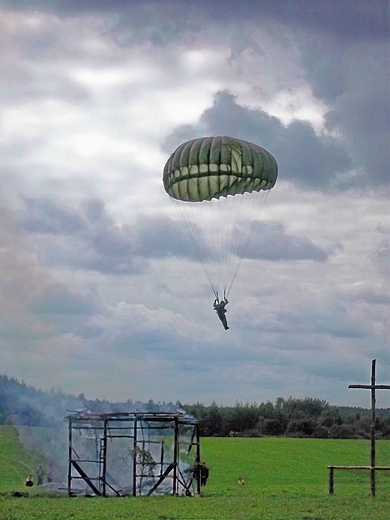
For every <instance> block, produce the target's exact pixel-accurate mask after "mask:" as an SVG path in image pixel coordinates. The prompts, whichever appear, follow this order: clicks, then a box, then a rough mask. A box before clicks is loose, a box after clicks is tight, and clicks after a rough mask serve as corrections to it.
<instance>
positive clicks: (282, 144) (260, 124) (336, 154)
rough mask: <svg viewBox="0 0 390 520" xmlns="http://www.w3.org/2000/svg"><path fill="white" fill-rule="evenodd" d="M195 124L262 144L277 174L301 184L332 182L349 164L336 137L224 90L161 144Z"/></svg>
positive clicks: (190, 134)
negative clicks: (256, 106)
mask: <svg viewBox="0 0 390 520" xmlns="http://www.w3.org/2000/svg"><path fill="white" fill-rule="evenodd" d="M199 127H201V128H202V131H203V132H204V135H231V136H234V137H237V138H241V139H245V140H247V141H251V142H253V143H256V144H259V145H260V146H262V147H264V148H266V149H267V150H268V151H269V152H271V153H272V155H274V157H275V158H276V160H277V162H278V165H279V178H281V179H283V180H286V181H290V182H293V183H295V184H297V185H300V186H303V187H305V188H309V189H316V188H321V189H322V188H330V187H333V186H336V185H337V184H338V183H339V180H338V177H339V175H340V174H344V173H346V172H348V171H349V170H350V169H351V168H352V162H351V159H350V157H349V155H348V153H347V151H346V149H345V148H344V147H343V146H342V144H341V143H340V142H338V141H337V140H336V139H333V138H332V137H328V136H318V135H316V133H315V132H314V130H313V128H312V127H311V126H310V125H309V124H307V123H304V122H300V121H293V122H292V123H291V124H290V125H288V126H287V127H285V126H283V124H282V123H281V121H280V120H279V119H277V118H276V117H272V116H270V115H268V114H267V113H266V112H263V111H262V110H256V109H252V108H247V107H243V106H240V105H239V104H238V103H237V102H236V98H235V96H233V95H232V94H231V93H229V92H227V91H223V92H218V93H217V94H216V96H215V100H214V104H213V106H212V107H211V108H210V109H208V110H206V111H205V112H204V113H203V114H202V116H201V120H200V124H199V125H194V126H188V125H187V126H184V127H180V128H178V129H176V130H175V131H174V132H173V134H171V136H169V137H168V139H167V141H166V143H165V148H166V149H167V150H168V149H170V150H172V149H174V148H175V147H176V146H178V145H179V144H180V143H181V142H182V141H185V140H187V139H192V138H194V137H199Z"/></svg>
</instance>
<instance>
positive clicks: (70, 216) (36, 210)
mask: <svg viewBox="0 0 390 520" xmlns="http://www.w3.org/2000/svg"><path fill="white" fill-rule="evenodd" d="M24 205H25V214H24V218H23V226H24V228H25V230H26V231H29V232H32V233H51V234H54V235H60V234H74V233H78V232H80V231H81V230H83V229H85V222H84V220H83V218H82V217H81V215H79V214H77V213H75V212H74V211H72V210H70V209H69V208H66V207H64V206H61V205H59V204H58V203H55V202H54V201H53V200H50V199H32V198H25V199H24Z"/></svg>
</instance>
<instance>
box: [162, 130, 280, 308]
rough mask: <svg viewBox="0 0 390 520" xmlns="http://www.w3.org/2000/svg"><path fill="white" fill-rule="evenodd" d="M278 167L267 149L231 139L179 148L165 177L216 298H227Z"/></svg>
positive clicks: (211, 139)
mask: <svg viewBox="0 0 390 520" xmlns="http://www.w3.org/2000/svg"><path fill="white" fill-rule="evenodd" d="M277 173H278V166H277V163H276V160H275V158H274V157H273V156H272V155H271V154H270V153H269V152H267V151H266V150H264V148H261V147H260V146H257V145H255V144H253V143H249V142H247V141H243V140H241V139H236V138H233V137H226V136H224V137H202V138H199V139H192V140H191V141H187V142H185V143H183V144H181V145H180V146H179V147H178V148H177V149H176V150H175V151H174V152H173V154H172V155H171V156H170V157H169V159H168V161H167V163H166V164H165V167H164V171H163V184H164V189H165V191H166V192H167V194H168V195H169V196H170V197H171V199H172V200H173V201H174V202H175V205H176V206H177V209H178V212H179V214H180V216H181V218H182V221H183V223H184V225H185V228H186V230H187V233H188V235H189V237H190V240H191V242H192V243H193V246H194V248H195V250H196V252H197V255H198V257H199V259H200V261H201V263H202V267H203V269H204V272H205V274H206V276H207V279H208V281H209V283H210V286H211V288H212V290H213V292H214V295H215V297H216V298H218V297H219V296H222V295H223V296H228V294H229V292H230V290H231V287H232V285H233V282H234V280H235V278H236V275H237V272H238V269H239V267H240V265H241V262H242V259H243V258H244V255H245V252H246V251H247V248H248V245H249V242H250V239H251V237H252V235H253V232H254V229H255V225H256V222H257V220H258V217H259V214H260V212H261V209H262V207H263V203H264V195H265V194H266V193H268V192H269V190H270V189H271V188H273V186H274V185H275V183H276V178H277Z"/></svg>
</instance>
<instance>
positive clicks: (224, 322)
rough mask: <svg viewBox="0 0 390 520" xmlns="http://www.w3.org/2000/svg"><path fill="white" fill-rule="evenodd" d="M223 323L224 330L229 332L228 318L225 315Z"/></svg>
mask: <svg viewBox="0 0 390 520" xmlns="http://www.w3.org/2000/svg"><path fill="white" fill-rule="evenodd" d="M221 321H222V325H223V328H224V329H225V330H228V328H229V327H228V324H227V319H226V316H225V315H224V316H223V319H222V320H221Z"/></svg>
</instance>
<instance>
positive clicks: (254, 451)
mask: <svg viewBox="0 0 390 520" xmlns="http://www.w3.org/2000/svg"><path fill="white" fill-rule="evenodd" d="M369 449H370V447H369V442H368V441H360V440H353V441H352V440H351V441H350V440H331V439H329V440H328V439H285V438H260V439H244V438H228V439H223V438H205V439H202V459H204V460H206V461H207V464H208V465H209V467H210V479H209V482H208V484H207V486H206V487H205V488H204V489H203V491H202V496H201V497H194V498H187V497H138V498H133V497H126V498H84V497H78V498H67V497H61V498H58V497H48V496H43V495H42V494H39V493H38V492H37V489H36V488H33V489H34V491H33V492H30V496H29V497H22V498H16V497H13V496H12V492H14V491H22V492H26V489H27V488H26V487H25V486H24V479H25V476H26V474H28V473H29V472H32V470H33V469H34V468H35V465H36V463H37V462H38V461H39V455H38V454H31V453H28V452H26V451H25V450H24V449H23V448H22V447H21V446H20V444H19V443H18V439H17V435H16V433H15V430H14V429H13V428H11V427H6V426H3V427H0V458H1V472H0V493H1V494H0V520H30V519H36V520H68V519H74V520H95V519H96V520H103V519H107V520H119V519H121V520H125V519H126V520H128V519H137V520H192V519H193V520H195V519H197V520H206V519H209V520H211V519H213V520H214V519H215V520H223V519H226V520H227V519H234V520H258V519H264V520H298V519H299V520H390V472H378V478H377V488H378V489H377V496H376V498H375V499H372V498H371V496H370V486H369V475H368V472H366V471H354V472H352V471H339V472H336V476H335V494H334V495H328V482H327V478H328V473H327V466H328V465H330V464H342V465H367V464H368V460H369ZM377 463H378V465H390V442H389V441H378V443H377ZM239 476H242V477H243V478H244V479H245V482H246V485H245V486H238V485H237V479H238V477H239Z"/></svg>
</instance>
